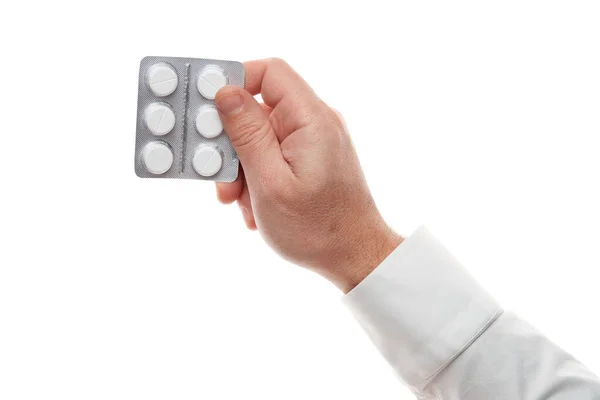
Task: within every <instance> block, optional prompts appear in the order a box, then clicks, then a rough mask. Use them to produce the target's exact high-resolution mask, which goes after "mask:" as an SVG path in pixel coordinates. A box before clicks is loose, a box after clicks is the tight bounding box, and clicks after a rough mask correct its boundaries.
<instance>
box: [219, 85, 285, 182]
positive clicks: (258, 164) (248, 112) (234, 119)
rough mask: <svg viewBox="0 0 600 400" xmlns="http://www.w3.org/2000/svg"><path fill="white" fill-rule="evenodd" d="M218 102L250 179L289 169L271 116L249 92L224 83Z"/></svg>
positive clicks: (231, 138)
mask: <svg viewBox="0 0 600 400" xmlns="http://www.w3.org/2000/svg"><path fill="white" fill-rule="evenodd" d="M215 103H216V105H217V108H218V110H219V115H220V117H221V122H223V128H224V130H225V132H226V133H227V135H228V136H229V139H230V141H231V144H232V145H233V147H234V149H235V151H236V153H237V155H238V157H239V159H240V162H241V163H242V165H243V167H244V172H245V174H246V177H247V179H249V180H251V181H254V180H255V179H257V178H265V177H273V176H275V175H276V174H277V173H279V171H281V172H282V173H285V172H286V171H288V172H289V169H288V168H284V166H286V165H285V161H284V159H283V156H282V154H281V147H280V146H279V141H278V140H277V136H276V135H275V131H274V130H273V127H272V126H271V123H270V121H269V117H268V116H267V114H266V113H265V112H264V110H263V108H262V106H261V105H260V104H259V103H258V102H257V101H256V99H255V98H254V97H252V95H251V94H250V93H248V92H247V91H246V90H244V89H243V88H240V87H237V86H225V87H224V88H222V89H221V90H219V92H218V93H217V96H216V98H215ZM263 180H264V179H263Z"/></svg>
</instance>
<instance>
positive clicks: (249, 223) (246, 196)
mask: <svg viewBox="0 0 600 400" xmlns="http://www.w3.org/2000/svg"><path fill="white" fill-rule="evenodd" d="M238 206H239V207H240V210H241V211H242V216H243V218H244V222H245V223H246V227H247V228H248V229H250V230H252V231H254V230H256V219H255V218H254V211H253V210H252V202H251V201H250V192H249V191H248V186H247V185H244V188H243V190H242V193H241V195H240V198H239V199H238Z"/></svg>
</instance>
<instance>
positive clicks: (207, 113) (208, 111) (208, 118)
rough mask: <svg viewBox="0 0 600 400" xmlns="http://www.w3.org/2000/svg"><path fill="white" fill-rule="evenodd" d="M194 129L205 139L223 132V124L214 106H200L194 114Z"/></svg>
mask: <svg viewBox="0 0 600 400" xmlns="http://www.w3.org/2000/svg"><path fill="white" fill-rule="evenodd" d="M196 129H197V130H198V133H199V134H201V135H202V136H204V137H205V138H207V139H212V138H216V137H217V136H219V134H220V133H221V132H223V124H222V123H221V118H219V113H218V112H217V109H216V108H215V107H213V106H202V107H200V109H199V110H198V115H196Z"/></svg>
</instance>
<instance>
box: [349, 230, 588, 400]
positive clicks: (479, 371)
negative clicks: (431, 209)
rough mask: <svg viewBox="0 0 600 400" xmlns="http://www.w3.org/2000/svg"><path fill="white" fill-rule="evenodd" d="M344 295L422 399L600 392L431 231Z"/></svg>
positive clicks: (537, 398)
mask: <svg viewBox="0 0 600 400" xmlns="http://www.w3.org/2000/svg"><path fill="white" fill-rule="evenodd" d="M344 301H345V302H346V303H347V304H348V306H349V307H350V308H351V310H352V311H353V312H354V314H355V316H356V317H357V319H358V321H359V322H360V323H361V325H362V326H363V327H364V328H365V330H366V331H367V333H368V334H369V335H370V337H371V338H372V340H373V341H374V343H375V344H376V345H377V347H378V348H379V349H380V351H381V352H382V354H383V355H384V357H385V358H386V359H387V361H388V362H389V363H390V364H391V365H392V367H393V368H394V369H395V370H396V371H397V372H398V374H399V376H400V377H401V379H402V380H403V381H404V382H405V383H406V384H407V385H408V386H409V387H410V388H411V389H412V390H413V391H414V392H415V393H417V394H418V395H419V396H420V397H421V398H441V399H448V400H459V399H460V400H471V399H473V400H474V399H486V400H489V399H527V400H541V399H547V398H552V399H561V400H563V399H574V398H577V399H585V400H587V399H600V381H598V378H596V377H595V376H594V375H593V374H591V373H590V372H589V371H587V370H586V369H585V368H584V367H583V366H582V365H581V364H580V363H578V362H577V361H576V360H574V359H573V358H572V357H571V356H570V355H568V354H567V353H565V352H564V351H563V350H561V349H560V348H559V347H557V346H556V345H554V344H552V343H551V342H550V341H549V340H548V339H546V338H545V337H544V336H543V335H541V334H540V333H538V332H536V331H535V330H534V329H533V328H531V327H530V326H529V325H528V324H527V323H525V322H523V321H521V320H519V319H518V318H517V317H515V316H513V315H511V314H504V313H503V311H502V309H501V307H500V306H499V305H498V304H497V303H496V301H495V300H494V299H492V298H491V296H489V294H488V293H487V292H486V291H485V290H484V289H483V288H482V287H481V286H480V285H479V284H478V283H477V282H476V281H475V280H474V279H473V278H472V277H471V276H470V274H469V273H468V272H467V271H466V270H465V269H464V268H463V267H462V266H461V265H460V263H459V262H458V261H457V260H456V259H455V258H454V257H452V255H451V254H450V253H449V252H448V250H446V249H445V248H444V247H443V246H442V245H441V244H440V243H439V242H437V241H436V240H435V239H434V238H433V237H432V236H431V234H429V233H428V231H427V230H426V229H423V228H422V229H419V230H418V231H417V232H415V233H414V234H413V235H412V236H411V237H409V238H407V240H406V241H405V242H404V243H403V244H402V245H400V247H399V248H398V249H397V250H395V251H394V252H393V253H392V254H391V255H390V256H389V257H388V258H387V259H386V260H385V261H384V262H383V263H382V265H380V266H379V267H378V268H377V269H376V270H375V271H373V273H372V274H371V275H369V276H368V277H367V278H365V280H364V281H363V282H362V283H361V284H359V285H358V286H357V287H356V288H355V289H354V290H352V291H351V292H350V293H349V294H348V295H346V297H345V299H344ZM550 395H552V396H554V397H549V396H550Z"/></svg>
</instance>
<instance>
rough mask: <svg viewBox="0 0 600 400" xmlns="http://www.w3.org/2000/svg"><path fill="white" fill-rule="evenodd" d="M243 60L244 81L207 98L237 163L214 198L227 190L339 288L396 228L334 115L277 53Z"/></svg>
mask: <svg viewBox="0 0 600 400" xmlns="http://www.w3.org/2000/svg"><path fill="white" fill-rule="evenodd" d="M245 68H246V87H245V89H243V88H240V87H235V86H226V87H224V88H222V89H221V90H220V91H219V92H218V93H217V97H216V99H215V101H216V104H217V107H218V109H219V113H220V116H221V120H222V121H223V126H224V128H225V131H226V132H227V134H228V136H229V138H230V139H231V142H232V144H233V147H234V148H235V150H236V152H237V154H238V156H239V159H240V162H241V164H242V167H243V171H241V172H240V176H239V178H238V179H237V181H235V182H233V183H226V184H224V183H218V184H217V195H218V198H219V200H220V201H221V202H223V203H232V202H234V201H236V200H237V202H238V204H239V206H240V208H241V210H242V213H243V215H244V220H245V221H246V225H247V226H248V228H250V229H257V228H258V230H259V232H260V233H261V234H262V236H263V238H264V239H265V241H266V242H267V243H268V244H269V245H270V246H271V247H272V248H273V249H274V250H275V251H277V252H278V253H279V254H280V255H281V256H282V257H284V258H286V259H288V260H289V261H291V262H293V263H295V264H298V265H301V266H305V267H307V268H310V269H312V270H314V271H316V272H317V273H319V274H321V275H323V276H325V277H326V278H328V279H329V280H331V281H332V282H333V283H334V284H336V285H337V286H338V287H339V288H340V289H342V290H343V291H344V292H348V291H350V290H351V289H352V288H353V287H354V286H356V285H357V284H358V283H360V281H362V280H363V279H364V278H365V277H366V276H367V275H368V274H369V273H370V272H371V271H372V270H373V269H374V268H375V267H377V266H378V265H379V264H380V263H381V262H382V261H383V260H384V259H385V258H386V257H387V255H388V254H390V253H391V252H392V250H394V248H396V247H397V246H398V245H399V244H400V243H401V241H402V238H401V237H400V236H398V235H397V234H395V233H394V232H393V231H392V230H391V229H390V228H389V227H388V226H387V225H386V223H385V222H384V221H383V219H382V217H381V215H380V214H379V212H378V211H377V208H376V207H375V204H374V202H373V199H372V197H371V194H370V192H369V189H368V187H367V184H366V181H365V178H364V176H363V173H362V170H361V167H360V164H359V161H358V158H357V156H356V152H355V151H354V148H353V146H352V142H351V140H350V136H349V134H348V131H347V130H346V126H345V123H344V121H343V119H342V117H341V115H340V114H339V113H337V112H336V111H335V110H333V109H332V108H330V107H328V106H327V105H326V104H325V103H324V102H323V101H321V100H320V99H319V98H318V97H317V96H316V95H315V93H314V92H313V91H312V89H311V88H310V87H309V86H308V84H307V83H306V82H305V81H304V80H303V79H302V78H301V77H300V76H299V75H298V74H297V73H296V72H295V71H294V70H293V69H292V68H291V67H290V66H289V65H288V64H286V63H285V62H284V61H282V60H279V59H268V60H260V61H250V62H247V63H245ZM259 93H260V94H261V95H262V98H263V100H264V102H265V104H259V103H258V102H257V101H256V99H254V97H253V96H254V95H256V94H259Z"/></svg>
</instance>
